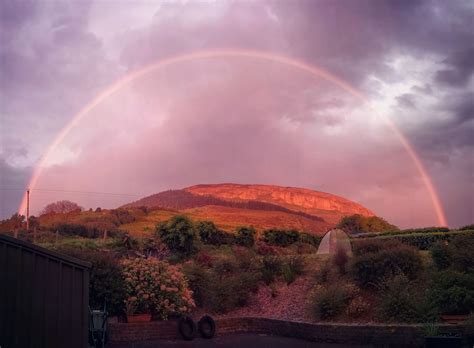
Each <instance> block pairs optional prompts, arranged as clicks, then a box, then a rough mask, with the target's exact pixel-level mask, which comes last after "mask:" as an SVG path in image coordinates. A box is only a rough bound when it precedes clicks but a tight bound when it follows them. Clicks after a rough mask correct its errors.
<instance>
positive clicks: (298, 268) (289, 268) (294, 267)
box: [282, 256, 304, 284]
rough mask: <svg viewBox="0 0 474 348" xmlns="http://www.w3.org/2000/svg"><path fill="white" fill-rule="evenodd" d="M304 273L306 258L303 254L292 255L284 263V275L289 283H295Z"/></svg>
mask: <svg viewBox="0 0 474 348" xmlns="http://www.w3.org/2000/svg"><path fill="white" fill-rule="evenodd" d="M303 273H304V260H303V258H302V257H301V256H292V257H290V258H289V259H288V260H286V261H285V262H284V263H283V267H282V275H283V279H285V282H286V283H287V284H291V283H293V282H294V281H295V280H296V278H297V277H298V276H300V275H302V274H303Z"/></svg>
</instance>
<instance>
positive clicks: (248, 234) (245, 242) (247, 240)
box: [235, 227, 255, 247]
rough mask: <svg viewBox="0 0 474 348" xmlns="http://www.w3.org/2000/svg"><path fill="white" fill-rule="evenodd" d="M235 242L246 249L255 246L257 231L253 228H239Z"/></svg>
mask: <svg viewBox="0 0 474 348" xmlns="http://www.w3.org/2000/svg"><path fill="white" fill-rule="evenodd" d="M235 242H236V243H237V244H239V245H242V246H246V247H251V246H253V245H254V243H255V229H254V228H253V227H239V228H237V232H236V237H235Z"/></svg>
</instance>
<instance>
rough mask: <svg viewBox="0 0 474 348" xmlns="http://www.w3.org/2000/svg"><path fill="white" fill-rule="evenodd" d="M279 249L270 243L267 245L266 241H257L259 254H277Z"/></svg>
mask: <svg viewBox="0 0 474 348" xmlns="http://www.w3.org/2000/svg"><path fill="white" fill-rule="evenodd" d="M276 253H277V251H276V250H275V248H273V247H271V246H270V245H267V244H265V243H261V242H259V243H257V254H259V255H263V256H265V255H275V254H276Z"/></svg>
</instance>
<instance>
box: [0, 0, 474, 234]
mask: <svg viewBox="0 0 474 348" xmlns="http://www.w3.org/2000/svg"><path fill="white" fill-rule="evenodd" d="M0 10H1V11H0V16H1V17H0V18H1V23H0V32H1V37H0V39H1V45H2V49H1V50H0V115H1V116H0V117H1V118H0V195H1V198H0V218H6V217H9V216H11V215H12V214H13V213H15V212H16V211H17V210H18V207H19V205H20V203H21V200H22V197H23V194H24V190H25V188H26V187H28V185H29V182H30V178H31V176H32V175H33V172H34V170H35V168H36V169H37V170H38V166H41V174H40V175H39V177H38V181H37V183H36V185H35V186H34V187H32V191H31V212H32V214H38V213H39V211H40V210H41V209H42V208H43V207H44V206H45V205H46V204H47V203H50V202H53V201H56V200H61V199H68V200H71V201H74V202H77V203H79V204H80V205H82V206H83V207H84V208H86V209H87V208H95V207H99V206H100V207H102V208H114V207H118V206H120V205H121V204H124V203H127V202H130V201H133V200H136V199H138V198H140V197H142V196H147V195H150V194H153V193H156V192H160V191H163V190H167V189H178V188H183V187H186V186H190V185H194V184H200V183H223V182H233V183H249V184H250V183H260V184H276V185H282V186H293V187H306V188H310V189H314V190H318V191H324V192H329V193H333V194H336V195H340V196H343V197H346V198H348V199H350V200H353V201H356V202H359V203H361V204H362V205H364V206H365V207H367V208H369V209H371V210H372V211H373V212H375V213H376V214H377V215H380V216H382V217H384V218H385V219H387V220H388V221H390V222H392V223H395V224H397V225H398V226H400V227H419V226H432V225H438V223H439V219H438V217H437V215H436V213H435V211H434V208H433V202H432V199H431V197H430V195H429V192H428V190H427V188H426V186H425V185H424V183H423V180H422V178H421V176H420V173H419V171H417V169H416V166H415V165H414V163H413V161H412V159H411V158H410V156H409V155H408V154H407V151H406V149H405V148H404V147H403V146H402V144H401V142H400V139H399V138H398V137H397V136H396V134H395V132H394V131H393V129H392V128H391V127H390V126H389V123H390V122H391V123H392V124H394V125H396V127H397V129H398V130H399V131H400V132H401V133H402V134H403V135H404V136H405V137H406V139H407V140H408V142H409V143H410V144H411V146H412V147H413V149H414V150H415V152H416V153H417V155H418V157H419V158H420V160H421V162H422V163H423V165H424V167H425V169H426V172H427V173H428V174H429V176H430V178H431V181H432V183H433V186H434V187H435V189H436V191H437V194H438V195H439V199H440V201H441V203H442V206H443V208H444V211H445V214H446V218H447V221H448V224H449V226H452V227H458V226H462V225H466V224H469V223H473V222H474V200H473V197H474V180H473V179H474V178H473V174H474V170H473V165H474V151H473V147H474V136H473V134H474V121H473V116H474V111H473V110H474V98H473V95H474V79H473V73H474V24H473V23H474V3H473V2H472V1H383V0H380V1H378V0H372V1H367V0H358V1H342V0H333V1H318V0H312V1H303V0H295V1H264V0H261V1H243V0H242V1H224V0H222V1H131V0H130V1H120V0H119V1H113V2H112V1H31V2H30V1H10V0H6V1H2V2H1V3H0ZM210 50H213V51H216V50H221V51H222V50H234V51H258V52H261V53H264V54H267V55H277V56H279V57H286V58H287V59H293V60H297V61H299V62H304V63H305V64H307V65H310V66H312V67H315V68H317V69H321V70H324V71H325V72H327V73H328V74H331V75H333V76H337V78H338V79H339V80H341V81H344V82H345V83H347V84H349V85H350V86H352V87H353V88H354V89H355V90H357V91H358V93H360V94H363V95H364V96H365V100H361V99H360V98H357V97H355V96H354V95H353V94H351V93H348V91H347V90H344V89H342V88H340V86H338V85H337V84H336V83H334V82H333V81H329V80H327V79H324V78H322V77H318V76H314V75H311V74H308V72H305V71H303V70H302V69H298V68H295V67H294V66H290V65H288V64H283V63H281V62H277V61H269V60H265V59H261V58H257V57H248V56H247V57H243V56H238V55H234V56H232V55H227V56H209V57H207V58H200V59H190V60H186V61H182V62H176V63H173V64H169V65H167V66H165V67H161V68H157V69H153V70H151V71H150V72H149V73H147V74H144V75H142V76H140V77H139V78H136V79H134V80H133V81H131V82H130V83H124V84H123V85H122V86H121V87H120V88H117V89H116V90H115V91H114V93H110V95H108V96H107V97H106V98H102V99H101V100H100V102H98V103H96V105H95V106H94V107H93V108H90V110H88V111H87V112H86V113H84V115H83V117H82V118H81V120H80V121H78V122H77V123H76V124H75V126H74V127H72V129H71V130H70V131H69V132H67V134H65V135H64V138H63V139H62V140H61V141H60V142H59V143H58V144H57V146H55V147H54V149H50V145H51V144H52V143H53V142H54V141H55V139H57V137H58V134H60V133H61V131H62V130H63V129H64V127H66V126H67V125H68V124H69V123H70V122H71V121H72V120H73V119H74V117H75V115H77V114H78V113H79V112H80V111H81V110H83V108H84V107H85V106H87V105H88V104H89V103H90V102H91V101H92V100H94V99H95V98H97V96H99V95H100V94H101V93H102V92H103V91H104V90H106V89H107V88H109V87H110V86H114V84H115V83H116V81H118V80H119V79H121V78H123V77H124V76H130V73H132V72H134V71H137V70H139V69H142V68H143V67H146V66H149V65H150V64H157V62H160V61H164V60H167V59H170V58H173V57H176V56H180V55H189V54H193V53H196V52H209V51H210ZM387 121H388V122H387ZM48 149H50V150H51V151H50V154H49V156H48V157H47V158H46V159H44V158H43V160H42V157H43V156H44V154H45V153H46V152H47V151H48Z"/></svg>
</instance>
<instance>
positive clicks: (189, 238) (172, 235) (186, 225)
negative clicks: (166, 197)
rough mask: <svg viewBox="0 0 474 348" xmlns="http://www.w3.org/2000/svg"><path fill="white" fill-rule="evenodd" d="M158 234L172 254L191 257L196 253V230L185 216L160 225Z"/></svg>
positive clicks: (176, 217) (157, 230) (157, 229)
mask: <svg viewBox="0 0 474 348" xmlns="http://www.w3.org/2000/svg"><path fill="white" fill-rule="evenodd" d="M156 232H157V233H158V235H159V236H160V238H161V241H162V242H163V243H165V244H166V245H167V246H168V248H169V249H170V250H171V251H172V252H176V253H179V254H182V255H185V256H187V255H190V254H191V253H192V252H194V240H195V236H196V233H195V229H194V226H193V223H192V222H191V220H189V219H188V218H187V217H185V216H181V215H178V216H175V217H173V218H172V219H171V220H169V221H168V222H162V223H160V224H158V226H157V228H156Z"/></svg>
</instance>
